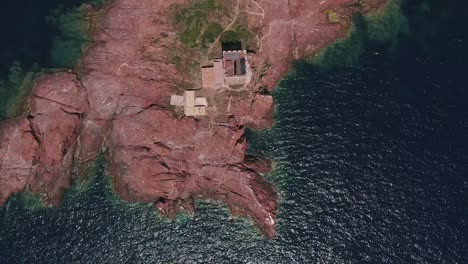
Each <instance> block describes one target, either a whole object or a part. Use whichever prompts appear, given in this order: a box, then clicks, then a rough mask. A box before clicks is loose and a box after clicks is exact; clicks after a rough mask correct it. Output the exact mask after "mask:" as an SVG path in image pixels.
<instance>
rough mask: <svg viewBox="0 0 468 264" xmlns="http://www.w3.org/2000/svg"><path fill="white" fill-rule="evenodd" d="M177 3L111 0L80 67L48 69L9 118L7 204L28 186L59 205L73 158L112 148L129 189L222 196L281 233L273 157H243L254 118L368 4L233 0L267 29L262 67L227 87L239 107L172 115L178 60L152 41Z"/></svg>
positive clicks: (140, 195) (154, 194) (174, 199)
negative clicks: (219, 113) (205, 114)
mask: <svg viewBox="0 0 468 264" xmlns="http://www.w3.org/2000/svg"><path fill="white" fill-rule="evenodd" d="M177 2H182V1H162V0H156V1H155V0H143V1H142V0H114V1H112V2H110V3H109V4H108V6H107V7H106V8H105V9H103V11H102V13H101V14H100V15H101V18H100V19H99V20H98V21H96V25H95V30H94V31H93V32H92V41H93V44H92V45H91V46H90V48H89V49H88V50H87V52H86V54H85V56H84V57H83V59H82V64H81V65H80V67H79V68H78V69H77V70H76V72H77V73H76V74H74V73H68V72H67V73H55V74H50V75H44V76H43V77H41V79H40V80H39V81H38V82H37V84H36V85H35V87H34V89H33V92H32V93H31V96H30V98H29V107H27V109H28V110H27V112H26V113H25V114H24V115H23V116H20V117H18V118H16V119H13V120H9V121H5V122H3V123H2V124H1V125H0V131H1V134H0V138H1V149H0V158H1V160H2V162H1V165H0V172H1V174H0V180H1V182H2V185H1V188H0V202H1V203H5V202H6V200H7V199H8V197H10V196H11V195H12V194H14V193H16V192H19V191H22V190H24V189H27V190H29V191H31V192H33V193H41V194H43V195H44V201H45V202H47V203H48V204H51V205H57V204H58V203H59V202H60V199H61V196H62V194H63V191H64V190H65V189H66V188H68V187H69V185H70V181H71V177H72V169H73V172H74V173H76V174H77V175H78V174H80V173H83V172H84V171H85V167H86V165H89V163H90V162H93V161H94V160H95V159H96V157H97V156H98V154H99V153H100V151H101V150H102V149H103V148H106V149H107V150H108V153H109V155H108V157H107V158H108V162H109V173H110V174H111V176H112V178H113V180H114V187H115V190H116V192H117V193H118V194H119V195H120V196H121V197H122V198H123V199H124V200H127V201H130V202H147V203H153V204H154V205H155V207H156V208H158V209H160V210H161V211H163V212H164V213H166V214H167V215H169V216H174V215H175V214H176V212H177V211H178V210H179V209H186V210H188V211H193V210H194V205H193V199H197V198H205V199H212V200H217V201H223V202H225V203H226V204H228V205H229V206H230V207H231V208H232V209H233V211H235V212H236V213H238V214H241V215H247V216H249V217H251V218H252V219H253V220H254V221H255V223H256V224H257V225H258V226H259V227H260V229H261V231H263V233H264V234H265V235H267V236H268V237H273V236H274V235H275V225H276V214H277V207H278V205H277V204H278V198H277V194H276V190H275V188H274V187H273V186H272V185H271V184H270V183H268V182H266V181H265V180H264V179H263V176H262V175H261V173H268V172H269V171H270V165H269V162H268V161H265V160H263V159H261V158H258V157H248V159H246V158H245V156H246V149H247V142H246V139H245V136H244V131H245V128H246V127H249V128H253V129H265V128H269V127H271V126H272V124H273V119H272V114H273V109H274V103H273V98H272V97H271V95H269V93H268V91H271V90H272V89H273V87H274V86H275V85H276V83H277V82H278V81H279V80H280V79H281V78H282V76H283V75H284V74H285V73H287V71H288V70H289V68H290V66H291V63H292V61H293V60H294V59H299V58H302V57H304V56H308V55H310V54H313V53H315V52H317V51H318V50H320V49H321V48H323V47H325V46H326V45H328V44H330V43H332V42H333V41H336V40H337V39H338V38H340V37H343V36H344V35H345V33H346V29H347V27H348V25H349V21H350V17H351V15H352V14H353V13H355V12H358V11H366V10H367V8H369V7H370V5H367V6H366V8H364V7H360V5H358V3H357V2H358V1H351V0H350V1H331V0H330V1H322V2H318V1H300V0H297V1H286V0H284V1H271V2H269V3H263V2H256V1H244V0H243V1H239V2H238V3H237V2H236V1H234V2H235V3H233V4H235V9H234V10H235V12H236V13H240V12H244V13H245V14H247V20H248V26H249V27H250V28H251V30H252V31H253V32H256V33H257V34H258V51H257V55H255V56H253V57H252V64H253V68H254V70H255V75H256V76H254V80H255V81H254V82H252V85H251V86H250V87H248V88H249V90H246V91H244V92H243V93H242V95H236V94H235V93H234V92H230V93H228V95H229V96H230V102H229V108H230V109H232V110H231V112H230V115H229V116H228V118H227V119H226V120H225V122H224V124H223V125H222V126H218V125H213V123H212V122H210V119H208V118H201V119H194V118H192V117H184V118H181V119H177V118H174V117H173V113H172V112H171V111H170V110H169V109H168V100H169V98H170V96H171V94H172V93H173V90H174V88H175V87H176V86H177V84H178V83H180V78H179V77H180V74H181V73H180V71H179V69H178V68H177V67H176V65H175V64H174V63H172V62H171V61H170V60H169V53H170V52H171V47H168V46H166V45H155V39H158V38H160V37H161V36H163V37H167V36H170V35H171V34H172V33H173V30H174V28H173V25H172V24H171V22H172V20H171V18H170V17H169V13H170V12H169V9H168V8H169V7H170V6H171V5H172V4H174V3H177ZM369 2H370V1H369ZM372 3H374V4H381V3H382V1H373V2H372ZM327 10H333V12H335V13H337V14H340V17H342V18H343V21H342V23H330V21H329V17H328V16H327V12H326V11H327ZM172 35H174V34H172ZM175 44H180V43H175ZM265 87H266V90H267V91H266V92H265V91H264V92H262V93H260V92H259V91H260V90H261V88H265Z"/></svg>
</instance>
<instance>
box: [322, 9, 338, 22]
mask: <svg viewBox="0 0 468 264" xmlns="http://www.w3.org/2000/svg"><path fill="white" fill-rule="evenodd" d="M325 14H327V15H328V22H330V23H334V24H335V23H340V15H338V14H337V13H336V12H333V11H332V10H327V11H325Z"/></svg>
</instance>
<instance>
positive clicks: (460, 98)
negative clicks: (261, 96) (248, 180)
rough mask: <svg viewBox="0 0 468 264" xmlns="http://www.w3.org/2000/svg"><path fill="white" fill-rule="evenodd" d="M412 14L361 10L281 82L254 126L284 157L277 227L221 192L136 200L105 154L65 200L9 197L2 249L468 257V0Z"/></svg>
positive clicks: (191, 257) (167, 259)
mask: <svg viewBox="0 0 468 264" xmlns="http://www.w3.org/2000/svg"><path fill="white" fill-rule="evenodd" d="M402 14H404V15H405V16H406V17H407V20H404V19H403V18H401V19H402V20H401V21H400V22H401V25H398V27H399V29H398V30H397V31H395V32H396V33H395V34H390V37H388V36H387V37H385V38H376V37H375V35H374V34H375V32H374V31H372V29H373V28H375V27H373V26H371V25H369V24H367V23H366V22H365V20H362V19H359V18H357V19H356V23H357V25H358V28H357V33H356V34H357V36H358V37H356V38H355V39H353V44H352V45H350V44H349V43H348V44H346V43H342V44H340V45H337V46H336V47H335V48H334V51H330V53H329V54H333V53H335V54H338V53H339V54H341V55H340V56H339V57H336V58H339V59H335V60H332V61H330V58H327V60H329V61H327V63H326V64H327V67H324V66H317V65H313V64H307V63H298V64H297V65H296V67H295V72H294V73H293V74H291V75H290V76H289V77H288V78H286V79H285V80H284V81H283V82H282V83H281V85H280V86H279V88H278V90H277V92H276V93H275V98H276V101H277V104H278V111H277V125H276V126H275V128H274V129H272V130H269V131H265V132H261V133H256V134H251V135H250V139H251V142H252V150H251V151H252V152H256V153H260V154H264V155H268V156H271V157H274V159H275V162H276V164H277V169H276V171H275V172H274V173H272V174H271V175H269V176H268V178H269V179H270V180H271V181H273V182H274V183H275V184H276V185H277V186H278V187H279V189H280V192H281V204H280V214H279V226H278V237H277V238H276V239H275V240H266V239H264V238H263V237H262V236H261V235H260V234H259V233H258V232H257V231H256V230H255V229H254V228H252V226H251V224H250V222H249V221H247V220H243V219H231V218H230V216H229V214H228V213H227V210H226V209H225V208H224V207H222V206H218V205H213V204H209V203H203V202H200V203H199V204H198V207H199V212H198V214H197V215H196V216H195V217H194V218H193V219H191V218H190V217H187V216H181V217H179V219H178V220H177V221H175V222H169V221H167V220H165V219H164V218H162V217H160V216H159V215H157V214H156V213H155V212H154V210H153V209H151V208H150V206H147V205H129V204H125V203H123V202H121V201H119V200H118V198H116V197H114V196H113V195H112V191H111V188H110V185H109V181H108V178H107V177H106V175H105V166H104V165H103V164H100V165H99V166H98V171H97V173H96V174H97V176H96V177H95V178H94V179H93V180H92V182H91V183H90V184H89V186H90V187H89V190H86V188H85V187H82V188H77V189H76V190H73V191H70V192H69V193H68V194H67V197H66V199H65V204H64V205H63V206H62V207H60V208H55V209H41V208H39V207H37V206H31V205H29V206H26V207H34V208H35V209H28V208H26V207H25V201H28V200H26V199H25V198H24V197H20V196H17V197H15V198H14V199H12V201H10V202H9V203H8V204H7V205H6V206H4V207H3V208H1V209H0V263H15V262H22V263H70V262H80V263H468V253H467V252H468V246H467V245H468V244H467V241H468V238H467V235H468V232H467V231H468V223H467V221H468V220H467V219H468V140H467V138H468V103H467V99H468V90H467V87H468V86H467V85H466V83H467V81H468V74H467V73H468V71H467V70H468V67H467V62H466V61H467V59H468V46H467V43H468V30H467V29H465V28H464V27H463V25H464V24H465V22H464V20H465V19H466V15H468V12H467V8H466V4H464V3H460V2H459V3H454V1H451V2H445V1H417V0H414V1H407V2H403V8H402ZM402 21H403V22H402ZM398 32H400V33H398ZM405 32H406V33H405ZM356 41H357V42H359V43H358V44H359V45H356V43H357V42H356ZM357 46H358V47H359V48H358V49H355V47H357ZM351 51H354V52H357V53H353V54H352V53H351ZM347 53H348V55H349V58H346V55H347ZM343 54H344V55H343ZM356 54H358V56H356ZM343 56H344V57H343ZM330 65H331V66H330ZM29 204H30V203H29Z"/></svg>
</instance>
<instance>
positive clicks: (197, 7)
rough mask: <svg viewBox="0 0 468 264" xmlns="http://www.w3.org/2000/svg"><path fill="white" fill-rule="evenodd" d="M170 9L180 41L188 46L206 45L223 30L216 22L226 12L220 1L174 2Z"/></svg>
mask: <svg viewBox="0 0 468 264" xmlns="http://www.w3.org/2000/svg"><path fill="white" fill-rule="evenodd" d="M170 11H171V15H172V19H173V22H174V25H175V26H176V28H177V29H178V31H179V35H180V39H181V41H182V43H184V44H185V45H186V46H187V47H189V48H197V47H198V48H200V47H206V46H207V44H208V43H211V42H213V41H214V40H215V39H216V37H217V36H218V35H219V34H220V33H221V32H222V31H223V29H222V26H221V25H220V24H219V23H217V22H216V20H217V18H219V17H221V16H223V15H225V14H226V8H225V7H224V5H223V4H222V1H216V0H196V1H190V2H189V3H188V4H174V5H172V6H171V8H170Z"/></svg>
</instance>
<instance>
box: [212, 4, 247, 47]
mask: <svg viewBox="0 0 468 264" xmlns="http://www.w3.org/2000/svg"><path fill="white" fill-rule="evenodd" d="M239 6H240V0H237V5H236V10H235V15H234V18H233V19H232V21H231V23H229V25H228V26H227V27H226V28H225V29H224V30H223V32H221V33H220V34H219V35H218V37H217V38H216V39H215V41H214V42H213V43H212V44H211V45H210V48H209V49H208V56H209V55H210V54H211V52H212V51H213V48H214V46H215V45H216V44H217V43H218V42H219V40H220V39H221V36H222V35H223V34H224V33H225V32H226V31H228V30H230V29H231V28H232V26H234V24H235V23H236V21H237V17H238V16H239V13H240V12H239Z"/></svg>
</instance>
